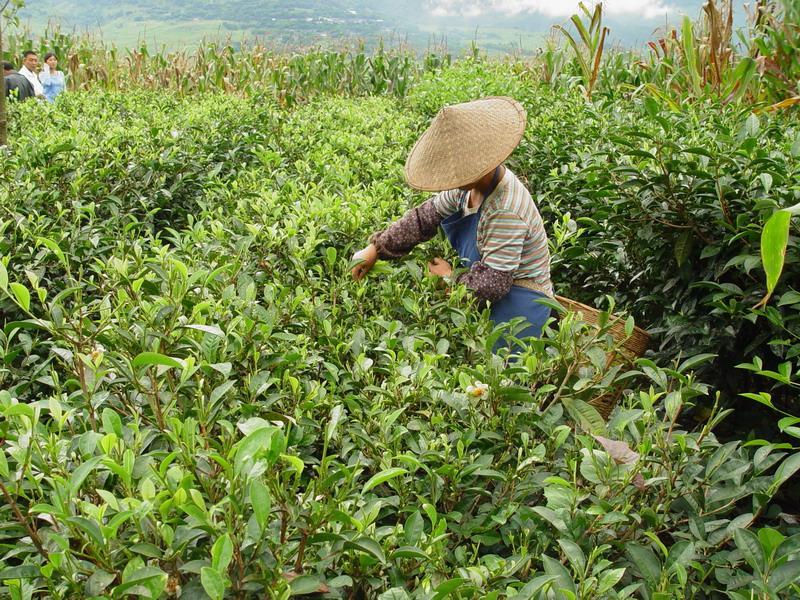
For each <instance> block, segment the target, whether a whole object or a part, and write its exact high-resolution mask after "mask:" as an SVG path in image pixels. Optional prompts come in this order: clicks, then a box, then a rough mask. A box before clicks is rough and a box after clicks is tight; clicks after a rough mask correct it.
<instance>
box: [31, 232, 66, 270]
mask: <svg viewBox="0 0 800 600" xmlns="http://www.w3.org/2000/svg"><path fill="white" fill-rule="evenodd" d="M36 243H37V244H43V245H44V246H46V247H47V249H48V250H50V252H52V253H53V254H55V255H56V258H57V259H58V261H59V262H60V263H61V264H62V265H63V266H64V268H65V269H67V268H69V265H68V264H67V258H66V257H65V256H64V252H63V251H62V250H61V248H60V247H59V245H58V244H56V243H55V242H54V241H53V240H51V239H49V238H46V237H38V238H36Z"/></svg>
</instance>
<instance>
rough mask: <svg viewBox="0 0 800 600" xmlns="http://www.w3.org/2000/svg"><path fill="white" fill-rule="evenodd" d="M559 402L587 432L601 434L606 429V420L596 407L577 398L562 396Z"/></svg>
mask: <svg viewBox="0 0 800 600" xmlns="http://www.w3.org/2000/svg"><path fill="white" fill-rule="evenodd" d="M561 403H562V404H563V405H564V408H566V409H567V412H568V413H569V415H570V416H571V417H572V419H573V420H574V421H577V422H578V423H579V424H580V425H581V427H582V428H583V429H585V430H586V431H588V432H589V433H594V434H601V433H603V432H604V431H605V429H606V422H605V421H604V420H603V417H602V416H601V415H600V413H599V412H597V409H596V408H594V407H593V406H591V405H589V404H587V403H586V402H584V401H583V400H580V399H577V398H562V400H561Z"/></svg>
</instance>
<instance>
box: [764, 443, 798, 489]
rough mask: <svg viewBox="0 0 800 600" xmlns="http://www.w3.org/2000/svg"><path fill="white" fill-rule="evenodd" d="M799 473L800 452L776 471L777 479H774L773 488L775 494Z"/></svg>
mask: <svg viewBox="0 0 800 600" xmlns="http://www.w3.org/2000/svg"><path fill="white" fill-rule="evenodd" d="M797 471H800V452H795V453H794V454H792V455H791V456H790V457H789V458H787V459H786V460H785V461H783V462H782V463H781V465H780V466H779V467H778V470H777V471H775V477H774V478H773V481H772V486H771V490H772V491H773V493H774V492H775V491H777V490H778V488H779V487H780V486H782V485H783V484H784V483H786V482H787V481H788V480H789V478H790V477H791V476H792V475H794V474H795V473H797Z"/></svg>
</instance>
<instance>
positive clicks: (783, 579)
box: [769, 560, 800, 592]
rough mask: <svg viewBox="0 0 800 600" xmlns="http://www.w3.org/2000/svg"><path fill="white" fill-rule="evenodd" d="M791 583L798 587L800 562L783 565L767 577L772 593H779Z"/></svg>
mask: <svg viewBox="0 0 800 600" xmlns="http://www.w3.org/2000/svg"><path fill="white" fill-rule="evenodd" d="M793 583H794V584H795V585H800V560H790V561H789V562H785V563H783V564H782V565H780V566H778V568H777V569H775V570H774V571H773V572H772V574H771V575H770V576H769V587H770V589H771V590H772V591H773V592H780V591H781V590H783V589H785V588H787V587H789V586H790V585H791V584H793Z"/></svg>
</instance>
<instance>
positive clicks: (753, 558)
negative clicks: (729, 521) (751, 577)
mask: <svg viewBox="0 0 800 600" xmlns="http://www.w3.org/2000/svg"><path fill="white" fill-rule="evenodd" d="M733 539H734V541H735V542H736V547H737V548H738V549H739V551H740V552H741V553H742V556H744V559H745V560H746V561H747V563H748V564H749V565H750V566H751V567H752V568H753V569H755V571H756V572H757V573H763V572H764V554H763V552H762V551H761V544H760V543H759V541H758V538H757V537H756V536H755V534H754V533H753V532H752V531H749V530H747V529H741V528H738V529H735V530H734V531H733Z"/></svg>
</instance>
